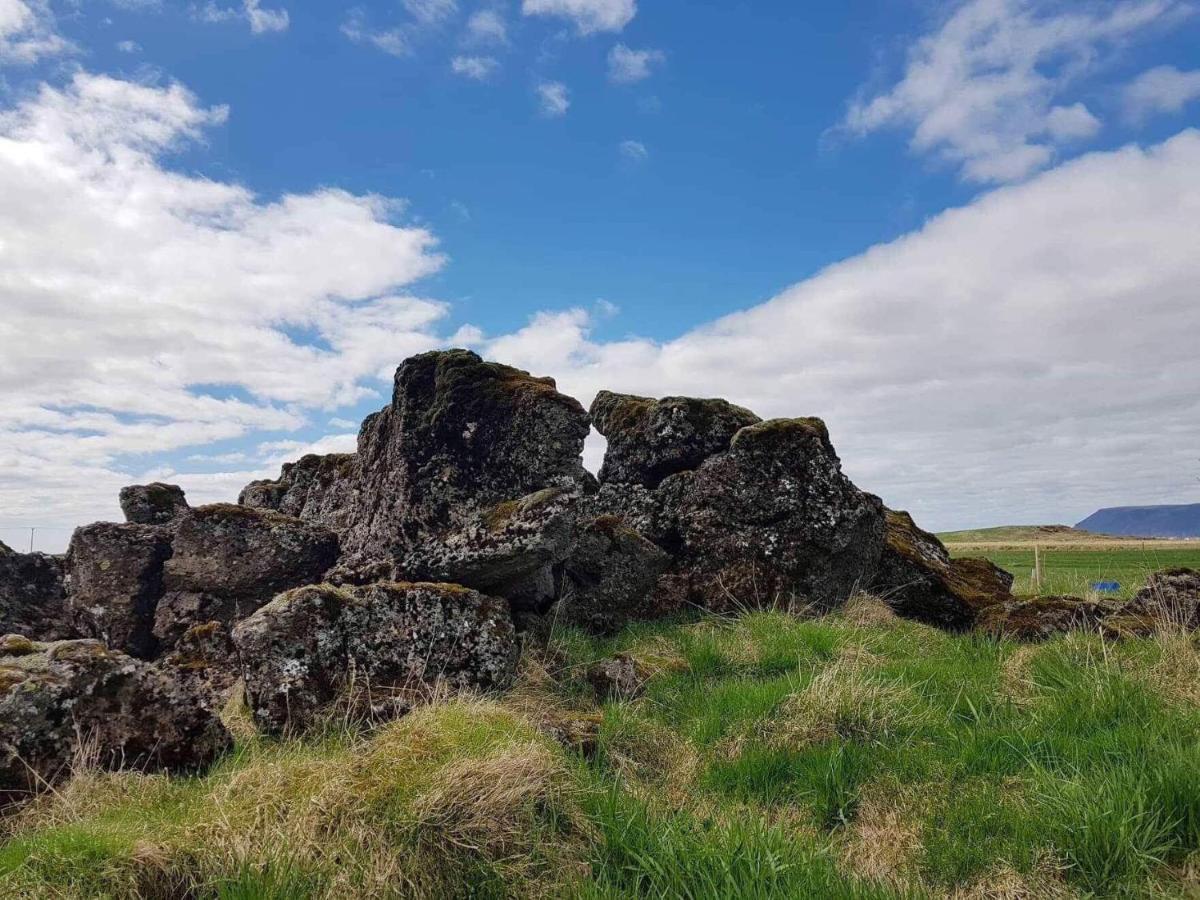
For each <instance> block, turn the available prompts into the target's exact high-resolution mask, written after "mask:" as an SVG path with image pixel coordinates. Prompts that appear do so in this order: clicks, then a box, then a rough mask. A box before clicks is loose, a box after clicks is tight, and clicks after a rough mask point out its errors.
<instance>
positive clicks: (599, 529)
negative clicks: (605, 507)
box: [553, 516, 675, 634]
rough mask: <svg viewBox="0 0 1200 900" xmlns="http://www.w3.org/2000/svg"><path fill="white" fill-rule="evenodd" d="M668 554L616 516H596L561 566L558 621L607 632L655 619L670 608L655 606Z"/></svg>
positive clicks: (592, 630) (666, 566)
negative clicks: (657, 585) (561, 581)
mask: <svg viewBox="0 0 1200 900" xmlns="http://www.w3.org/2000/svg"><path fill="white" fill-rule="evenodd" d="M670 564H671V559H670V557H669V556H668V555H667V554H666V553H665V552H664V551H663V550H662V549H661V548H660V547H658V546H656V545H655V544H653V543H651V542H650V541H648V540H646V539H645V538H644V537H642V536H641V535H640V534H638V533H637V532H636V531H634V530H633V529H631V528H629V527H628V526H627V525H625V524H624V523H623V522H622V520H621V519H618V518H616V517H615V516H600V517H598V518H596V519H593V520H592V521H591V522H589V523H588V524H587V525H586V526H585V527H584V528H582V529H581V531H580V533H579V537H578V539H577V541H576V543H575V546H574V548H573V549H572V551H571V555H570V556H569V557H568V558H567V560H566V562H565V563H564V564H563V569H564V586H563V589H562V598H561V599H560V600H559V601H558V604H557V606H556V607H555V609H554V611H553V618H554V621H555V622H556V623H560V624H563V625H574V626H577V627H580V628H584V629H586V630H588V631H591V632H593V633H595V634H610V633H612V632H615V631H618V630H619V629H620V628H622V627H623V626H624V625H626V624H628V623H629V622H633V621H638V620H644V619H654V618H658V617H660V616H662V615H663V614H664V613H667V612H673V611H675V610H673V609H663V608H662V607H661V606H659V605H656V604H657V603H659V602H660V598H659V597H657V596H656V595H655V586H656V584H657V582H658V577H659V576H660V575H661V574H662V573H663V572H665V571H666V570H667V568H668V567H669V566H670Z"/></svg>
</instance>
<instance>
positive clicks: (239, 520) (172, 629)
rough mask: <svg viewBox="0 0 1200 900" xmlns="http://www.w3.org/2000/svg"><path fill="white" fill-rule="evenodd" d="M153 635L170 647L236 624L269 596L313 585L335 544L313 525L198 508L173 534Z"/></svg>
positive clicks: (253, 512)
mask: <svg viewBox="0 0 1200 900" xmlns="http://www.w3.org/2000/svg"><path fill="white" fill-rule="evenodd" d="M173 547H174V553H173V554H172V556H171V558H170V559H169V560H167V562H166V564H165V565H164V566H163V580H162V586H163V595H162V599H160V600H159V601H158V605H157V609H156V611H155V616H154V635H155V637H156V638H157V639H158V640H159V642H160V643H161V645H162V646H163V647H167V648H169V647H172V646H174V644H175V642H176V641H177V640H178V639H179V637H181V636H182V635H183V633H184V632H186V631H187V629H189V628H190V627H192V626H193V625H197V624H201V623H204V622H210V621H218V622H221V623H223V624H225V625H229V624H232V623H233V622H236V621H239V620H241V619H244V618H245V617H246V616H248V615H250V614H251V613H253V612H254V611H255V610H256V609H258V608H259V607H260V606H262V605H263V604H264V603H267V602H268V601H269V600H270V599H271V598H272V597H274V596H275V595H276V594H278V593H280V592H282V591H286V590H289V589H290V588H294V587H299V586H301V585H305V584H314V583H316V582H319V581H321V579H322V578H323V577H324V575H325V573H326V572H327V571H328V570H329V568H330V567H331V566H332V565H333V564H334V563H335V562H336V561H337V556H338V541H337V536H336V535H334V534H333V532H331V531H329V530H328V529H326V528H323V527H321V526H320V525H315V524H312V523H309V522H302V521H300V520H299V519H295V518H292V517H291V516H285V515H282V514H281V513H277V512H272V511H270V510H263V509H250V508H248V507H244V506H236V505H234V504H229V503H217V504H213V505H211V506H200V507H197V508H195V509H193V510H192V511H191V513H189V514H188V515H187V516H186V517H185V518H183V519H182V520H180V521H179V523H178V525H177V526H176V528H175V535H174V541H173Z"/></svg>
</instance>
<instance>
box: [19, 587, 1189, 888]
mask: <svg viewBox="0 0 1200 900" xmlns="http://www.w3.org/2000/svg"><path fill="white" fill-rule="evenodd" d="M614 652H624V653H628V654H629V655H630V656H632V657H633V658H634V659H635V660H636V661H637V664H638V667H639V669H640V670H641V671H642V672H643V673H644V674H645V676H646V684H645V692H644V694H643V695H642V696H641V697H639V698H637V699H634V700H621V701H609V702H606V703H599V702H598V701H597V699H596V697H595V695H594V693H593V691H592V688H591V687H590V686H589V684H588V681H587V678H586V671H587V667H588V665H589V664H590V663H592V662H593V661H595V660H599V659H601V658H604V657H606V656H608V655H610V654H612V653H614ZM1197 772H1200V649H1198V647H1197V645H1196V643H1194V641H1193V639H1192V638H1191V637H1190V636H1187V635H1160V636H1158V637H1156V638H1154V639H1147V640H1131V641H1125V642H1122V643H1119V644H1107V645H1106V644H1104V643H1101V642H1100V641H1099V639H1098V638H1095V637H1092V636H1086V635H1077V636H1070V637H1068V638H1064V639H1060V640H1056V641H1051V642H1048V643H1045V644H1041V645H1036V646H1019V645H1015V644H1009V643H1005V642H996V641H992V640H988V639H984V638H980V637H973V636H965V637H963V636H953V635H947V634H943V633H941V632H938V631H935V630H932V629H929V628H926V627H923V626H920V625H916V624H913V623H908V622H902V621H899V620H896V619H894V618H892V617H891V615H890V614H889V613H888V612H887V610H886V608H885V607H883V606H882V605H881V604H877V603H875V602H873V601H869V600H864V601H860V602H856V603H853V604H851V606H850V607H849V608H848V609H847V610H845V611H844V612H842V613H839V614H837V615H834V616H828V617H825V618H821V619H813V620H803V619H798V618H793V617H788V616H785V615H781V614H774V613H756V614H753V615H749V616H746V617H744V618H741V619H738V620H724V619H703V620H699V621H689V622H676V623H657V624H654V625H646V626H639V627H636V628H631V629H628V630H627V631H625V632H624V633H622V634H621V635H619V636H618V637H616V638H614V639H611V640H605V641H597V640H593V639H590V638H587V637H585V636H583V635H582V634H579V633H575V632H565V633H560V634H558V635H557V636H556V638H555V640H554V642H553V644H552V646H551V648H550V649H549V650H548V651H544V652H540V653H537V654H533V653H531V654H528V655H527V657H526V659H525V660H524V664H523V673H522V678H521V683H520V685H519V686H518V688H517V689H516V690H515V691H513V692H512V693H511V694H509V695H506V696H504V697H497V698H460V699H457V700H452V701H448V702H446V703H443V704H438V705H435V706H431V707H428V708H425V709H422V710H420V711H418V712H417V713H415V714H413V715H411V716H409V717H407V718H406V719H404V720H402V721H399V722H395V723H393V724H391V725H388V726H386V727H383V728H381V729H378V730H375V731H370V732H368V731H362V730H358V729H355V728H353V727H350V726H348V725H346V724H345V723H343V724H342V725H340V726H332V725H331V727H330V728H329V729H328V730H327V732H326V733H323V734H321V735H317V736H312V737H310V738H308V739H306V740H304V741H287V742H275V741H268V740H264V739H260V738H254V737H250V736H247V737H246V738H245V739H244V740H243V742H242V744H241V745H240V748H239V750H238V752H237V753H236V754H235V755H233V756H231V757H229V758H228V759H226V760H225V761H224V762H223V763H222V764H221V765H219V766H218V767H217V768H216V769H214V770H213V771H211V772H209V773H208V774H207V775H205V776H204V777H200V778H192V779H168V778H165V777H160V776H143V775H137V774H121V775H100V774H95V773H88V772H86V771H83V772H81V773H80V774H79V775H77V776H76V777H75V778H74V779H73V780H72V781H71V782H70V783H69V784H68V785H67V786H66V787H65V788H63V789H62V790H60V791H59V792H58V793H57V794H53V795H49V796H46V797H44V798H42V799H41V800H39V801H37V802H35V803H34V804H32V805H30V806H28V807H26V808H25V809H24V810H22V811H21V812H20V813H18V814H16V815H15V816H12V817H10V818H9V819H8V820H7V821H5V822H4V823H3V827H4V828H5V829H6V832H5V835H4V837H5V841H4V843H3V845H0V896H4V897H112V898H120V897H163V898H167V897H171V898H175V897H196V898H250V897H254V898H271V897H278V898H283V897H287V898H303V897H314V898H316V897H338V898H346V897H356V896H373V897H463V896H474V897H506V896H513V897H529V896H533V897H538V896H545V897H551V896H553V897H561V896H571V897H584V898H614V897H681V898H682V897H687V898H714V897H747V898H767V897H780V898H793V897H834V898H837V897H846V898H857V897H880V898H883V897H927V896H953V897H962V898H967V897H979V898H984V897H1012V898H1017V897H1073V896H1093V895H1096V896H1120V897H1125V896H1180V897H1184V896H1195V895H1196V893H1197V892H1198V891H1200V778H1198V777H1197V774H1196V773H1197Z"/></svg>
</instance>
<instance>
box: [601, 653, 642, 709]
mask: <svg viewBox="0 0 1200 900" xmlns="http://www.w3.org/2000/svg"><path fill="white" fill-rule="evenodd" d="M587 680H588V683H589V684H591V686H592V688H593V689H594V690H595V691H596V696H597V697H599V698H600V699H601V700H632V699H634V698H635V697H637V696H639V695H640V694H641V693H642V688H643V687H644V686H645V683H646V679H645V678H644V677H643V675H642V673H641V672H640V671H639V670H638V665H637V662H636V661H635V660H634V659H633V657H631V656H628V655H627V654H624V653H618V654H617V655H616V656H614V657H612V658H610V659H605V660H601V661H600V662H598V663H594V664H592V665H591V666H589V667H588V670H587Z"/></svg>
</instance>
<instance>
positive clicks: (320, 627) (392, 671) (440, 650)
mask: <svg viewBox="0 0 1200 900" xmlns="http://www.w3.org/2000/svg"><path fill="white" fill-rule="evenodd" d="M233 640H234V643H235V644H236V645H237V649H238V652H239V654H240V656H241V660H242V672H243V675H244V677H245V681H246V697H247V701H248V702H249V704H250V709H251V711H252V713H253V715H254V719H255V721H256V722H257V723H258V724H259V726H260V727H261V728H262V729H263V730H265V731H268V732H270V733H274V734H278V733H281V732H283V731H285V730H289V729H301V728H304V727H306V726H307V725H309V724H311V722H312V720H313V717H314V716H315V715H316V714H317V712H318V711H319V710H320V709H321V707H322V706H324V705H325V704H327V703H329V702H330V701H332V700H334V699H335V698H337V697H338V696H339V695H341V694H343V693H344V692H346V691H354V690H357V693H358V695H359V696H358V699H360V700H365V702H366V705H367V706H368V708H369V710H370V712H371V713H372V714H373V715H376V716H380V715H382V716H387V715H394V714H395V712H397V711H403V710H404V709H406V708H407V707H408V706H409V705H411V703H412V702H413V700H414V699H415V698H416V699H419V698H422V697H424V696H427V695H428V694H429V692H431V691H435V690H437V689H438V688H439V687H442V686H444V687H447V688H449V689H461V688H479V689H490V688H501V687H505V686H507V685H508V683H509V682H510V681H511V680H512V677H513V674H514V671H515V669H516V661H517V643H516V639H515V635H514V632H513V626H512V618H511V615H510V614H509V609H508V604H507V603H505V602H504V601H503V600H498V599H495V598H491V597H486V596H484V595H482V594H479V593H477V592H476V591H472V590H468V589H467V588H463V587H459V586H457V585H447V584H400V583H392V582H381V583H378V584H372V585H369V586H366V587H356V588H335V587H332V586H329V585H321V586H317V587H306V588H299V589H297V590H294V591H290V592H288V593H286V594H282V595H280V596H279V597H276V598H275V599H274V600H273V601H271V603H269V604H267V605H266V606H264V607H263V608H262V609H260V610H259V611H258V612H257V613H255V614H254V615H253V616H251V617H250V618H249V619H246V620H245V621H244V622H241V623H240V624H238V625H237V627H236V628H234V631H233Z"/></svg>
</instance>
